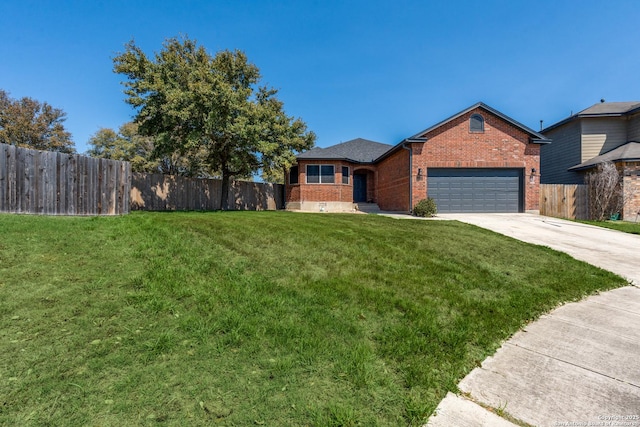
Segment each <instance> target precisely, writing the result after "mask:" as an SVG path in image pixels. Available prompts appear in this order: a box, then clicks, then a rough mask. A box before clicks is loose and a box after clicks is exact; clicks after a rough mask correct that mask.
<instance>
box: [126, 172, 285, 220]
mask: <svg viewBox="0 0 640 427" xmlns="http://www.w3.org/2000/svg"><path fill="white" fill-rule="evenodd" d="M230 185H231V187H230V188H229V199H228V200H229V209H234V210H276V209H280V208H281V207H282V206H283V205H284V186H283V185H281V184H267V183H258V182H249V181H233V182H231V184H230ZM221 191H222V181H221V180H219V179H206V178H187V177H183V176H176V175H161V174H145V173H133V174H132V179H131V209H134V210H136V209H137V210H145V211H173V210H203V211H212V210H217V209H220V198H221V196H222V195H221Z"/></svg>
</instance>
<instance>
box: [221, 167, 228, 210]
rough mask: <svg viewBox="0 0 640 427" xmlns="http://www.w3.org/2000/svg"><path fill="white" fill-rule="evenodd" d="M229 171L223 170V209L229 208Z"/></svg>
mask: <svg viewBox="0 0 640 427" xmlns="http://www.w3.org/2000/svg"><path fill="white" fill-rule="evenodd" d="M229 178H230V176H229V172H227V171H222V191H220V192H221V193H222V195H221V196H220V197H221V199H220V209H222V210H223V211H226V210H229V181H230V179H229Z"/></svg>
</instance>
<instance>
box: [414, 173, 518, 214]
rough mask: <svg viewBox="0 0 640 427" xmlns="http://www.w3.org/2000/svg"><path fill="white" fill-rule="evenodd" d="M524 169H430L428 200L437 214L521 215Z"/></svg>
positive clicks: (428, 175) (428, 174)
mask: <svg viewBox="0 0 640 427" xmlns="http://www.w3.org/2000/svg"><path fill="white" fill-rule="evenodd" d="M521 176H522V170H521V169H428V171H427V188H428V190H427V191H428V196H429V197H432V198H434V199H435V201H436V205H437V206H438V211H439V212H442V213H447V212H519V211H520V210H521V205H522V200H523V198H522V190H521V188H522V178H521Z"/></svg>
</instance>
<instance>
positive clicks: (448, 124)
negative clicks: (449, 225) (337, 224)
mask: <svg viewBox="0 0 640 427" xmlns="http://www.w3.org/2000/svg"><path fill="white" fill-rule="evenodd" d="M549 142H550V141H549V140H548V139H547V138H545V137H544V136H543V135H541V134H540V133H538V132H535V131H533V130H531V129H530V128H528V127H526V126H524V125H522V124H520V123H518V122H516V121H515V120H513V119H511V118H509V117H507V116H506V115H504V114H502V113H500V112H499V111H497V110H494V109H493V108H491V107H489V106H487V105H485V104H483V103H477V104H475V105H472V106H471V107H469V108H467V109H465V110H463V111H460V112H459V113H457V114H455V115H453V116H451V117H449V118H448V119H446V120H444V121H442V122H440V123H438V124H436V125H434V126H431V127H429V128H427V129H425V130H423V131H421V132H419V133H417V134H415V135H413V136H411V137H409V138H406V139H404V140H402V141H401V142H399V143H398V144H396V145H393V146H392V145H387V144H381V143H379V142H374V141H368V140H365V139H361V138H358V139H354V140H351V141H347V142H344V143H342V144H338V145H334V146H331V147H327V148H314V149H312V150H309V151H307V152H304V153H302V154H300V155H299V156H298V158H297V160H298V162H297V165H295V166H293V167H292V168H291V170H290V171H289V174H288V177H287V185H286V201H287V208H288V209H299V210H305V211H316V212H317V211H324V210H326V211H350V210H352V209H354V208H358V207H361V205H360V204H361V203H374V204H377V205H378V206H379V208H380V209H382V210H386V211H404V212H407V211H411V210H412V208H413V206H414V205H415V204H416V203H417V202H418V201H419V200H421V199H424V198H426V197H432V198H434V199H435V201H436V204H437V206H438V211H439V212H443V213H444V212H523V211H525V210H527V211H528V210H538V209H539V207H538V204H539V184H540V181H539V178H540V146H541V145H543V144H547V143H549Z"/></svg>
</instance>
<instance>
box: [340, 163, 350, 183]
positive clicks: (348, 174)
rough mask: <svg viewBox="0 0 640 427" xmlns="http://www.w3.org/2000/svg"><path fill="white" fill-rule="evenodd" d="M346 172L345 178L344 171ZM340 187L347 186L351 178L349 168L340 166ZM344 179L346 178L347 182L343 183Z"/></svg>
mask: <svg viewBox="0 0 640 427" xmlns="http://www.w3.org/2000/svg"><path fill="white" fill-rule="evenodd" d="M345 169H346V170H347V175H346V176H345V174H344V170H345ZM341 171H342V185H349V183H350V178H351V168H350V167H349V166H342V169H341ZM345 177H346V178H347V182H344V179H345Z"/></svg>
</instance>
